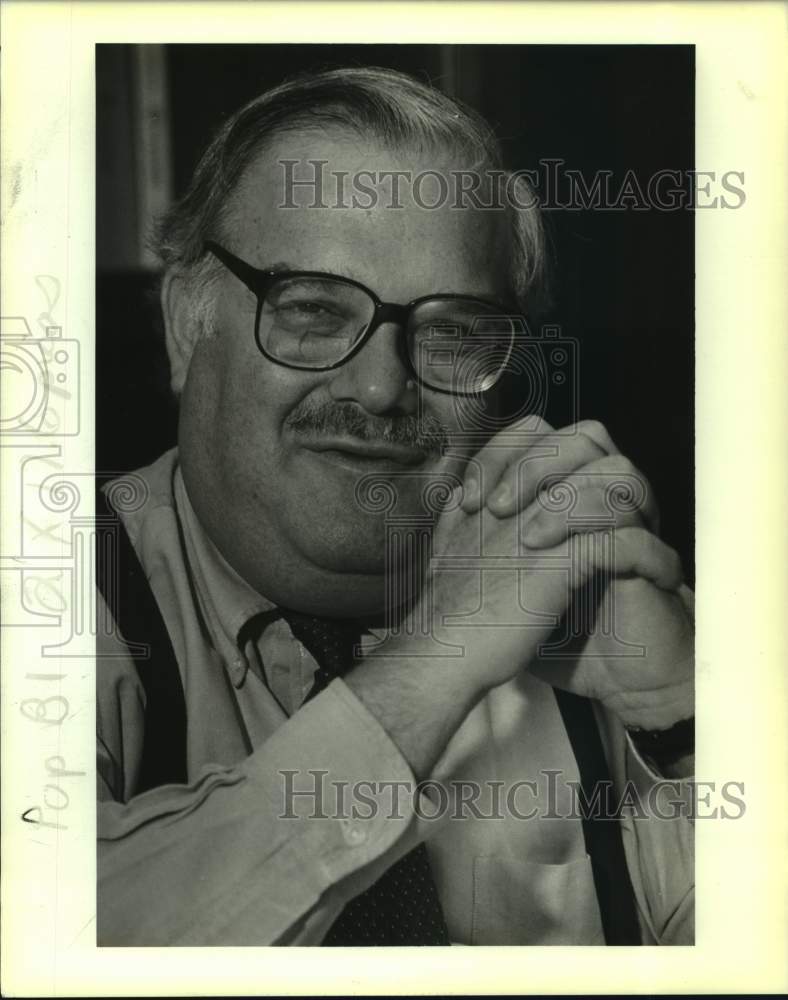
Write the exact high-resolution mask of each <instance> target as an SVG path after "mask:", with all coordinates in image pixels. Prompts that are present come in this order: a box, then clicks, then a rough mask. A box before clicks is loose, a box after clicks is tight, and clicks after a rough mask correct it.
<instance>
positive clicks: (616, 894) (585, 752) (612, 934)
mask: <svg viewBox="0 0 788 1000" xmlns="http://www.w3.org/2000/svg"><path fill="white" fill-rule="evenodd" d="M554 691H555V697H556V701H557V702H558V708H559V710H560V712H561V717H562V718H563V720H564V726H565V727H566V731H567V735H568V736H569V742H570V744H571V746H572V752H573V753H574V755H575V760H576V761H577V766H578V769H579V771H580V785H581V789H582V793H583V798H584V802H581V803H580V806H581V815H582V824H583V838H584V840H585V844H586V851H587V852H588V855H589V857H590V858H591V870H592V872H593V876H594V886H595V888H596V895H597V901H598V903H599V912H600V915H601V917H602V928H603V930H604V934H605V943H606V944H609V945H611V944H619V945H638V944H641V943H642V942H641V937H640V926H639V924H638V918H637V909H636V906H635V894H634V890H633V889H632V881H631V879H630V877H629V869H628V868H627V861H626V856H625V854H624V843H623V841H622V839H621V825H620V823H619V821H618V820H617V819H613V818H612V817H613V816H614V815H615V813H614V811H613V805H614V804H613V803H611V796H612V790H613V789H612V782H611V780H610V772H609V771H608V767H607V760H606V759H605V751H604V749H603V747H602V739H601V737H600V735H599V727H598V726H597V721H596V717H595V716H594V710H593V708H592V707H591V702H590V701H589V700H588V698H581V697H580V696H579V695H576V694H570V693H569V692H568V691H560V690H559V689H557V688H555V689H554ZM595 793H596V794H597V795H599V798H598V800H595V798H594V795H595ZM595 801H598V803H599V804H598V805H593V806H592V808H591V809H588V808H587V807H586V804H593V803H595Z"/></svg>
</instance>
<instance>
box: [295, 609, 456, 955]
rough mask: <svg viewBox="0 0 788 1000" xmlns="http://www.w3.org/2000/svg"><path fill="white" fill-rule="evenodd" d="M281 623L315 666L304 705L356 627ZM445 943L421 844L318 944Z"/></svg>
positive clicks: (349, 649) (344, 654) (338, 663)
mask: <svg viewBox="0 0 788 1000" xmlns="http://www.w3.org/2000/svg"><path fill="white" fill-rule="evenodd" d="M283 617H284V618H285V619H286V621H287V622H288V624H289V625H290V629H291V631H292V633H293V635H294V636H295V637H296V639H298V640H299V641H300V642H301V643H302V644H303V645H304V646H305V647H306V649H307V650H309V652H310V653H311V654H312V656H314V658H315V660H316V662H317V664H318V669H317V671H316V672H315V683H314V686H313V688H312V690H311V691H310V692H309V694H308V695H307V699H306V700H307V701H308V700H309V699H310V698H313V697H314V696H315V695H316V694H318V693H319V692H320V691H322V690H323V689H324V688H325V687H326V686H327V685H328V684H329V683H330V682H331V681H332V680H333V679H334V678H335V677H341V676H342V675H343V674H344V673H345V672H346V671H347V670H348V669H349V668H350V666H351V665H352V663H353V648H354V646H355V645H356V644H357V643H358V641H359V638H360V634H361V626H360V625H359V623H358V622H354V621H352V620H351V621H347V620H340V619H330V618H314V617H312V616H309V615H302V614H299V613H297V612H293V611H286V612H283ZM449 943H450V942H449V934H448V931H447V929H446V922H445V920H444V918H443V911H442V910H441V904H440V900H439V899H438V891H437V889H436V887H435V882H434V880H433V877H432V872H431V871H430V862H429V858H428V857H427V849H426V847H425V846H424V844H423V843H422V844H419V845H418V847H415V848H414V849H413V850H412V851H410V852H409V853H408V854H406V855H405V856H404V857H403V858H400V860H399V861H398V862H397V863H396V864H394V865H392V866H391V867H390V868H389V869H388V870H387V871H386V872H384V874H383V875H382V876H381V877H380V878H379V879H378V880H377V882H375V883H374V885H372V886H370V887H369V889H367V890H366V891H365V892H362V893H361V895H360V896H356V898H355V899H353V900H351V901H350V902H349V903H348V904H347V905H346V906H345V908H344V910H343V911H342V913H340V915H339V917H338V918H337V919H336V921H335V922H334V923H333V924H332V926H331V928H330V929H329V931H328V934H327V935H326V937H325V938H324V939H323V945H324V946H328V947H350V946H352V945H370V946H371V945H447V944H449Z"/></svg>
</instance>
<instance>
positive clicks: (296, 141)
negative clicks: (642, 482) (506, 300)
mask: <svg viewBox="0 0 788 1000" xmlns="http://www.w3.org/2000/svg"><path fill="white" fill-rule="evenodd" d="M285 159H290V160H297V161H299V164H298V166H297V167H296V168H295V175H296V177H303V176H304V175H306V176H311V170H312V168H311V167H309V166H308V165H307V160H309V159H321V160H327V161H328V163H327V164H326V167H325V171H326V176H330V175H329V172H334V171H347V172H348V173H349V174H351V175H352V174H353V173H355V172H357V171H361V170H373V171H381V170H396V169H408V170H412V171H414V172H417V171H422V170H442V171H444V172H447V171H448V170H449V169H450V167H451V164H450V162H449V161H448V160H447V159H446V158H443V159H441V160H438V158H437V157H435V156H432V157H429V156H428V155H426V154H421V155H418V156H417V155H415V154H414V155H411V156H409V155H407V154H406V153H393V152H392V151H390V150H387V149H386V148H384V147H382V146H380V145H379V144H378V143H377V142H374V143H373V142H369V141H364V140H362V139H360V138H358V137H356V136H352V135H350V134H344V133H341V132H335V133H333V135H328V136H327V135H326V134H325V133H315V132H312V133H303V134H292V135H287V136H283V137H280V139H279V140H278V141H276V142H275V143H274V148H273V149H272V150H271V151H269V152H267V153H264V154H262V155H261V156H260V157H259V158H258V159H257V161H256V162H254V163H253V165H252V166H251V167H250V168H249V170H248V171H247V173H246V175H245V176H244V178H243V180H242V182H241V184H240V185H239V187H238V190H237V191H236V192H235V194H234V196H233V198H232V200H231V203H230V213H229V219H230V221H229V222H228V224H227V225H226V226H225V230H226V232H227V233H228V234H229V235H228V236H227V238H226V240H225V244H226V247H227V249H228V250H230V251H231V252H232V253H234V254H235V255H236V256H238V257H241V258H242V259H243V260H245V261H247V262H248V263H250V264H252V265H253V266H255V267H257V268H261V269H268V268H271V267H274V266H282V265H284V266H285V267H287V268H288V269H296V270H310V271H327V272H332V273H335V274H337V275H343V276H346V277H349V278H352V279H355V280H356V281H359V282H362V283H363V284H364V285H366V286H368V287H369V288H370V289H371V290H372V291H373V292H375V293H376V294H377V296H378V297H379V298H380V299H382V300H384V301H387V302H394V303H403V304H405V303H408V302H410V301H411V300H413V299H416V298H419V297H422V296H426V295H431V294H435V293H448V292H456V293H460V294H470V295H476V296H479V297H483V298H498V299H500V298H501V297H502V296H503V295H504V290H505V280H504V275H505V260H504V253H505V240H504V236H503V222H502V220H501V219H500V216H499V215H497V214H496V213H484V212H480V211H478V210H473V209H469V208H466V209H456V208H451V205H450V201H449V203H448V204H446V205H444V206H442V207H440V208H438V209H435V210H427V209H424V208H422V207H419V206H418V205H417V204H415V203H414V202H413V201H412V199H411V197H410V194H409V192H408V188H407V186H406V185H404V184H403V185H402V189H401V190H402V196H401V203H402V207H401V208H393V207H391V199H390V196H389V195H390V187H388V186H386V185H385V184H384V185H383V186H381V188H379V189H378V193H379V198H378V201H377V204H376V205H375V206H374V207H373V208H371V209H364V208H312V207H309V206H310V205H311V204H312V201H313V192H311V191H308V190H306V189H303V188H296V189H295V190H294V191H292V192H290V196H291V198H292V199H294V200H295V203H296V205H297V207H295V208H282V207H280V206H281V204H282V203H283V202H284V201H285V190H284V171H283V168H282V166H281V165H280V163H279V161H280V160H285ZM432 197H433V194H432V193H431V192H430V193H427V189H426V188H425V189H424V191H423V193H422V198H423V200H424V201H428V199H431V198H432ZM325 200H326V201H327V202H329V203H331V202H332V201H333V188H332V187H329V189H328V191H327V193H326V196H325ZM348 201H349V198H348ZM428 203H431V202H430V201H428ZM216 296H217V301H216V311H215V329H216V332H215V334H214V335H213V336H209V337H203V338H202V339H200V340H199V341H198V343H197V345H196V347H195V349H194V353H193V355H192V359H191V364H190V367H189V372H188V377H187V380H186V385H185V387H184V392H183V396H182V403H181V426H180V448H181V461H182V466H183V474H184V478H185V481H186V486H187V490H188V493H189V497H190V499H191V502H192V504H193V506H194V508H195V510H196V512H197V514H198V517H199V518H200V520H201V522H202V523H203V525H204V527H205V528H206V530H207V532H208V534H209V536H210V537H211V539H212V540H213V542H214V544H215V545H216V546H217V547H218V549H219V551H220V552H221V553H222V555H223V556H224V557H225V559H227V560H228V562H229V563H230V564H231V565H232V566H233V567H234V568H235V569H236V571H237V572H239V573H240V574H241V575H242V576H243V577H244V578H245V579H246V580H247V581H248V582H249V583H250V584H251V585H252V586H253V587H254V588H255V589H257V590H258V591H259V592H261V593H262V594H264V595H265V596H267V597H269V598H270V599H272V600H274V601H276V602H277V603H282V604H285V605H288V606H291V607H294V608H296V609H298V610H303V611H307V612H314V613H323V614H329V615H330V614H335V615H350V614H362V613H374V612H376V611H379V610H380V609H381V607H382V603H383V573H384V565H385V525H384V515H383V514H382V513H380V512H373V511H370V510H369V508H368V505H366V509H364V506H363V505H362V504H360V503H359V499H358V497H357V493H356V490H357V486H358V484H359V481H360V480H361V478H362V477H364V476H369V475H370V474H372V475H375V476H376V477H378V478H379V479H381V480H383V481H385V482H386V483H387V484H390V486H391V487H392V488H393V490H394V491H395V492H396V509H395V510H394V511H393V513H395V514H396V515H397V516H400V515H405V516H409V517H417V516H419V515H423V514H424V512H425V508H424V506H423V501H422V499H421V497H422V491H423V489H424V486H425V485H426V483H427V482H428V481H429V480H430V479H432V480H434V479H435V476H436V474H438V473H442V472H457V471H460V470H461V469H462V467H463V465H464V461H463V458H462V455H463V454H464V455H465V457H467V455H468V454H469V453H470V450H472V449H470V450H467V449H466V450H465V451H464V452H463V450H462V449H460V450H459V451H456V450H455V451H453V452H452V456H451V457H447V456H446V455H445V454H444V455H442V454H441V451H440V448H438V449H436V448H434V447H433V448H430V443H432V444H434V438H432V439H431V438H430V437H429V435H428V436H427V437H426V438H425V437H424V436H423V435H420V434H419V432H418V427H419V426H421V427H422V429H423V428H424V426H425V424H424V421H425V420H426V425H427V427H428V428H430V427H432V428H434V427H437V426H438V424H439V425H441V426H442V427H443V428H444V429H445V431H446V432H447V437H448V442H449V443H450V444H451V443H454V444H456V442H457V434H458V431H459V419H460V417H459V414H460V406H461V403H460V401H459V400H458V398H457V397H453V396H450V395H446V394H444V393H440V392H436V391H434V390H430V389H426V388H423V387H421V386H419V385H418V384H415V385H414V383H413V382H412V381H411V379H412V376H411V374H410V373H409V371H408V370H407V368H406V366H405V365H404V364H403V362H402V360H401V356H400V353H399V349H398V337H400V336H401V331H400V330H399V328H398V327H397V326H395V325H394V324H390V323H386V324H383V325H381V326H380V327H379V328H378V329H377V330H376V331H375V332H374V333H373V334H372V336H371V338H370V339H369V340H368V341H367V343H366V344H365V345H364V346H363V348H362V349H361V350H360V351H359V352H358V353H357V354H355V355H354V356H353V357H352V358H350V360H348V361H347V362H346V363H345V364H344V365H342V366H341V367H339V368H336V369H334V370H332V371H327V372H311V371H300V370H293V369H290V368H286V367H283V366H281V365H278V364H276V363H275V362H272V361H270V360H268V359H267V358H266V357H264V356H263V355H262V354H261V353H260V351H259V350H258V348H257V346H256V344H255V339H254V321H255V309H256V304H257V303H256V298H255V296H254V295H253V294H252V293H251V292H250V291H249V290H248V289H247V288H246V287H245V286H244V285H243V284H242V282H241V281H239V280H238V279H237V278H236V277H234V276H233V275H232V274H231V273H230V272H229V271H226V273H225V274H224V276H223V278H222V280H221V282H220V284H219V286H218V288H217V291H216ZM417 415H420V416H421V418H422V423H421V424H420V425H419V422H418V421H417V420H416V417H417ZM397 428H399V429H400V433H399V434H397V433H396V429H397ZM392 431H394V436H395V437H396V438H397V439H398V440H399V443H398V444H396V445H392V444H390V443H387V441H386V440H384V437H385V438H387V439H389V440H390V438H391V437H392Z"/></svg>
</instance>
